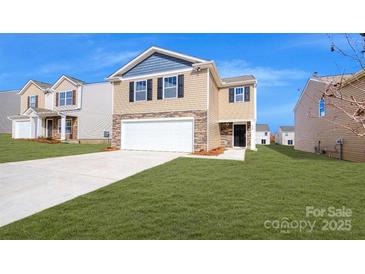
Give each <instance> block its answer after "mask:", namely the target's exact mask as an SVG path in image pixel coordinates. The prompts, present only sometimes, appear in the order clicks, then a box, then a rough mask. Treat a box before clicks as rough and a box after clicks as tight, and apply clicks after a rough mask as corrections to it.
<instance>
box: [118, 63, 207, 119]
mask: <svg viewBox="0 0 365 274" xmlns="http://www.w3.org/2000/svg"><path fill="white" fill-rule="evenodd" d="M179 74H184V98H176V99H175V98H174V99H163V100H157V79H158V78H159V77H163V76H173V75H177V74H176V73H175V74H163V75H161V76H156V77H147V78H146V77H141V78H138V79H133V80H131V81H138V80H147V79H152V81H153V86H152V100H151V101H139V102H129V82H130V81H122V82H114V83H113V84H114V96H113V100H114V104H113V113H114V114H136V113H156V112H166V111H187V110H206V109H207V70H202V71H201V72H194V71H188V72H184V73H179Z"/></svg>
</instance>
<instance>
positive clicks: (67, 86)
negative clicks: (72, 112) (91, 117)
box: [53, 79, 79, 110]
mask: <svg viewBox="0 0 365 274" xmlns="http://www.w3.org/2000/svg"><path fill="white" fill-rule="evenodd" d="M54 90H55V91H56V92H55V94H54V97H53V104H54V109H55V110H68V109H73V108H74V106H62V107H61V106H58V107H57V106H56V100H57V95H56V93H58V92H61V91H71V90H76V91H77V86H75V85H74V84H72V83H71V82H70V81H69V80H67V79H63V80H62V82H61V83H59V84H58V86H57V87H56V88H55V89H54ZM78 96H79V94H78V92H76V97H75V105H77V100H78Z"/></svg>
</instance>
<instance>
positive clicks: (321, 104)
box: [319, 98, 326, 117]
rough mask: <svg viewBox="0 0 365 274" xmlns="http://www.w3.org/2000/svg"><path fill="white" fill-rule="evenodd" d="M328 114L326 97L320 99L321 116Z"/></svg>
mask: <svg viewBox="0 0 365 274" xmlns="http://www.w3.org/2000/svg"><path fill="white" fill-rule="evenodd" d="M325 115H326V102H325V100H324V98H321V100H319V117H323V116H325Z"/></svg>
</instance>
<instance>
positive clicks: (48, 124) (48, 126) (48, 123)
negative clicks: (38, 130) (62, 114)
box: [47, 120, 53, 138]
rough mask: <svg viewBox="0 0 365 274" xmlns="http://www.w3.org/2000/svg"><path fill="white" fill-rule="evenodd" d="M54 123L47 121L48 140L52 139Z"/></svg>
mask: <svg viewBox="0 0 365 274" xmlns="http://www.w3.org/2000/svg"><path fill="white" fill-rule="evenodd" d="M52 124H53V121H52V120H47V138H52V127H53V125H52Z"/></svg>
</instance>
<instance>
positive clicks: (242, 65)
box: [218, 59, 309, 87]
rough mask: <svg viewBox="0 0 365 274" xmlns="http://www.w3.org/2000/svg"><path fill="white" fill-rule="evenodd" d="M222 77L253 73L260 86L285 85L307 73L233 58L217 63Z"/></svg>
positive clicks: (305, 75)
mask: <svg viewBox="0 0 365 274" xmlns="http://www.w3.org/2000/svg"><path fill="white" fill-rule="evenodd" d="M218 68H219V71H220V73H221V75H222V77H233V76H240V75H245V74H252V75H254V76H255V77H256V78H257V80H258V84H259V85H260V86H271V87H274V86H287V85H290V81H292V80H301V79H305V78H307V77H308V75H309V73H308V72H305V71H303V70H300V69H296V68H284V69H277V68H273V67H265V66H251V65H250V64H249V63H248V62H247V61H245V60H241V59H234V60H230V61H223V62H219V63H218Z"/></svg>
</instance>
